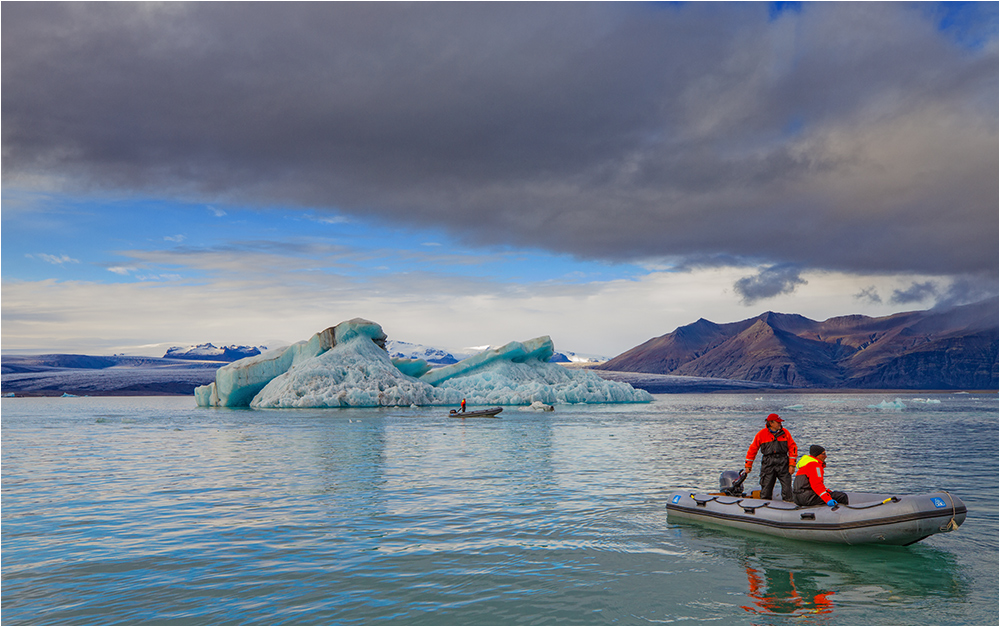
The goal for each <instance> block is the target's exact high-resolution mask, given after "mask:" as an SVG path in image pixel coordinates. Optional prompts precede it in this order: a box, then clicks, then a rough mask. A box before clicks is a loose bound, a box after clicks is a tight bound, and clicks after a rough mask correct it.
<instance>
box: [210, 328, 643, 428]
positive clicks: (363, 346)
mask: <svg viewBox="0 0 1000 627" xmlns="http://www.w3.org/2000/svg"><path fill="white" fill-rule="evenodd" d="M386 341H387V338H386V335H385V333H384V332H383V331H382V327H381V326H379V325H378V324H377V323H374V322H370V321H368V320H364V319H361V318H355V319H353V320H348V321H346V322H342V323H340V324H338V325H336V326H335V327H330V328H328V329H325V330H323V331H320V332H319V333H317V334H315V335H313V336H312V337H311V338H309V339H308V340H304V341H302V342H298V343H296V344H293V345H291V346H289V347H286V348H281V349H275V350H273V351H269V352H266V353H263V354H261V355H256V356H253V357H248V358H246V359H241V360H239V361H236V362H233V363H231V364H228V365H226V366H223V367H221V368H219V370H218V371H217V372H216V379H215V381H214V382H213V383H210V384H209V385H205V386H201V387H199V388H196V389H195V399H196V401H197V403H198V405H199V406H202V407H247V406H249V407H256V408H292V407H384V406H410V405H457V404H459V403H460V402H461V401H462V399H465V400H466V403H467V404H469V405H483V404H489V405H529V406H530V405H533V404H536V403H542V404H547V405H552V404H556V403H639V402H649V401H651V400H652V396H651V395H650V394H649V393H648V392H646V391H645V390H638V389H636V388H634V387H632V386H631V385H629V384H628V383H624V382H620V381H607V380H605V379H602V378H601V377H599V376H598V375H597V374H595V373H593V372H590V371H586V370H575V369H568V368H565V367H563V366H560V365H558V364H554V363H549V361H548V360H549V359H550V358H551V357H552V355H553V354H554V351H555V349H554V346H553V344H552V340H551V339H550V338H549V337H548V336H543V337H539V338H535V339H532V340H528V341H525V342H510V343H508V344H505V345H504V346H501V347H499V348H494V349H488V350H484V351H482V352H480V353H478V354H476V355H473V356H471V357H468V358H466V359H463V360H462V361H460V362H457V363H455V364H450V365H447V366H443V367H439V368H433V367H431V365H430V364H428V363H427V362H426V361H425V360H423V359H411V358H402V357H396V358H393V357H391V356H390V354H389V352H387V350H386Z"/></svg>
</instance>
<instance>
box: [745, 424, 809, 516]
mask: <svg viewBox="0 0 1000 627" xmlns="http://www.w3.org/2000/svg"><path fill="white" fill-rule="evenodd" d="M782 422H783V421H782V420H781V417H780V416H778V414H771V415H769V416H768V417H767V418H765V419H764V424H765V425H766V426H765V427H764V428H763V429H761V430H760V431H759V432H757V436H756V437H755V438H754V439H753V442H752V443H751V444H750V448H749V449H748V450H747V459H746V466H745V468H746V471H747V474H750V469H751V468H753V460H754V458H755V457H757V451H758V450H759V451H760V457H761V459H760V498H762V499H770V498H771V496H772V495H773V494H774V483H775V481H780V482H781V499H782V500H784V501H791V500H792V471H793V470H794V469H795V458H796V457H798V454H799V451H798V448H797V447H796V446H795V440H793V439H792V434H790V433H789V432H788V431H786V430H785V429H784V428H783V427H782V426H781V423H782Z"/></svg>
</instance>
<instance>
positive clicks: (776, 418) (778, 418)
mask: <svg viewBox="0 0 1000 627" xmlns="http://www.w3.org/2000/svg"><path fill="white" fill-rule="evenodd" d="M772 420H773V421H775V422H784V421H783V420H782V419H781V416H779V415H778V414H771V415H770V416H768V417H767V418H765V419H764V422H770V421H772Z"/></svg>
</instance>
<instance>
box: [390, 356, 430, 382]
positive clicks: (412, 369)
mask: <svg viewBox="0 0 1000 627" xmlns="http://www.w3.org/2000/svg"><path fill="white" fill-rule="evenodd" d="M392 365H393V366H396V368H398V369H399V371H400V372H402V373H403V374H405V375H407V376H410V377H414V378H417V379H419V378H420V376H421V375H424V374H426V373H427V372H428V371H429V370H430V369H431V366H430V364H428V363H427V360H425V359H409V358H406V357H393V358H392Z"/></svg>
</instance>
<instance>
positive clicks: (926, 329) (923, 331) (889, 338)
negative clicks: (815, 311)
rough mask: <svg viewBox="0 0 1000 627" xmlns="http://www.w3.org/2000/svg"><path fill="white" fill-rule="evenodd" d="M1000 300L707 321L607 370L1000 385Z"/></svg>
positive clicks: (773, 379)
mask: <svg viewBox="0 0 1000 627" xmlns="http://www.w3.org/2000/svg"><path fill="white" fill-rule="evenodd" d="M998 320H1000V303H998V299H997V298H992V299H990V300H986V301H983V302H981V303H976V304H972V305H963V306H959V307H951V308H946V309H945V308H942V309H930V310H927V311H911V312H906V313H899V314H894V315H891V316H885V317H882V318H870V317H868V316H858V315H855V316H841V317H838V318H830V319H829V320H825V321H823V322H816V321H815V320H810V319H808V318H805V317H803V316H799V315H795V314H780V313H774V312H767V313H763V314H761V315H759V316H757V317H756V318H750V319H748V320H743V321H742V322H733V323H729V324H715V323H714V322H709V321H708V320H704V319H702V320H698V321H697V322H695V323H693V324H689V325H687V326H683V327H679V328H678V329H677V330H675V331H674V332H673V333H668V334H667V335H663V336H660V337H656V338H653V339H651V340H649V341H648V342H645V343H644V344H640V345H639V346H636V347H635V348H633V349H631V350H629V351H626V352H625V353H622V354H621V355H619V356H617V357H615V358H614V359H612V360H611V361H608V362H607V363H605V364H603V365H601V366H598V368H600V369H602V370H615V371H622V372H645V373H654V374H674V375H687V376H696V377H717V378H723V379H742V380H747V381H760V382H767V383H777V384H783V385H792V386H795V387H804V388H808V387H822V388H862V389H866V388H870V389H996V388H997V387H998V379H997V372H998V365H997V360H998V344H1000V342H998V337H1000V323H998Z"/></svg>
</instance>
